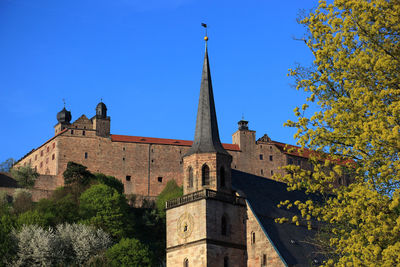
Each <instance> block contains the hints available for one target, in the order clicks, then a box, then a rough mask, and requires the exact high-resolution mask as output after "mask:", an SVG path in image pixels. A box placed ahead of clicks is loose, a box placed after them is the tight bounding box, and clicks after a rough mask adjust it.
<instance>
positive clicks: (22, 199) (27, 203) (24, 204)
mask: <svg viewBox="0 0 400 267" xmlns="http://www.w3.org/2000/svg"><path fill="white" fill-rule="evenodd" d="M32 206H33V202H32V194H31V192H29V191H28V190H27V189H24V188H17V189H15V191H14V194H13V211H14V213H16V214H19V213H23V212H25V211H28V210H30V209H31V208H32Z"/></svg>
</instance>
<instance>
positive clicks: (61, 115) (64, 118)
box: [57, 107, 72, 123]
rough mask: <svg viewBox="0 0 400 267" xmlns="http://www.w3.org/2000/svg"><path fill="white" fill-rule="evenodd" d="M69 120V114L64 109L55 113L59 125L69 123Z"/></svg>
mask: <svg viewBox="0 0 400 267" xmlns="http://www.w3.org/2000/svg"><path fill="white" fill-rule="evenodd" d="M71 119H72V116H71V112H70V111H68V110H66V109H65V107H64V108H63V109H62V110H61V111H60V112H58V113H57V121H58V122H59V123H70V121H71Z"/></svg>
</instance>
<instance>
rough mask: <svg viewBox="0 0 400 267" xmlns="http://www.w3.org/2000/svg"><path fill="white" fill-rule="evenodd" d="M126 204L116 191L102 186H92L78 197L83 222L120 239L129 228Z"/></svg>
mask: <svg viewBox="0 0 400 267" xmlns="http://www.w3.org/2000/svg"><path fill="white" fill-rule="evenodd" d="M127 210H128V204H127V203H126V199H125V197H124V196H123V195H121V194H119V193H118V192H117V190H115V189H114V188H112V187H109V186H107V185H104V184H97V185H92V186H91V187H90V188H89V189H87V190H86V191H85V192H84V193H83V194H82V195H81V197H80V213H81V216H82V218H83V222H84V223H86V224H90V225H93V226H96V227H99V228H102V229H103V230H105V231H106V232H108V233H110V234H111V235H112V236H113V237H116V238H121V237H122V236H124V235H125V234H126V231H127V228H129V226H130V222H129V220H127V216H128V215H127Z"/></svg>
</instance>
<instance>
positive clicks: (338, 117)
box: [281, 0, 400, 266]
mask: <svg viewBox="0 0 400 267" xmlns="http://www.w3.org/2000/svg"><path fill="white" fill-rule="evenodd" d="M301 23H302V24H303V25H304V26H305V27H306V29H307V35H306V38H305V42H306V45H307V46H308V47H309V48H310V50H311V52H312V53H313V55H314V57H315V59H314V62H313V65H312V66H311V67H308V68H306V67H302V66H297V67H296V68H295V69H292V70H290V75H291V76H292V77H294V79H295V81H296V84H297V89H298V90H304V91H306V92H308V93H309V97H308V98H307V102H306V103H305V104H304V105H303V106H302V107H298V108H296V109H295V115H296V116H297V117H298V118H297V121H288V122H287V123H286V125H287V126H290V127H295V128H297V133H296V134H295V138H297V139H298V144H299V145H301V146H302V147H308V148H311V149H313V150H315V151H316V153H314V154H312V156H311V161H312V163H313V170H312V171H307V170H301V169H300V167H298V166H287V167H286V169H287V170H288V171H289V172H290V174H288V175H286V176H285V177H281V178H282V179H284V181H286V182H287V184H288V187H289V189H290V190H296V189H305V190H306V192H308V193H319V194H321V195H322V196H323V197H324V200H325V201H324V202H323V203H315V202H313V201H307V202H306V203H301V202H300V201H296V202H295V203H289V202H286V203H285V204H288V205H292V204H294V205H296V206H297V207H298V208H299V209H300V210H301V212H302V215H303V219H306V220H308V222H311V218H312V216H313V217H314V218H317V219H318V220H321V221H323V222H324V223H325V227H324V229H325V231H327V232H326V234H327V235H326V236H327V238H326V241H327V242H325V245H327V247H328V248H329V251H328V252H327V254H326V256H327V257H328V260H327V261H326V262H325V264H326V265H327V266H331V265H338V266H395V265H399V264H400V189H399V184H400V172H399V171H400V160H399V150H400V130H399V129H400V87H399V86H400V42H399V41H400V2H399V1H394V0H387V1H384V0H368V1H367V0H336V1H334V3H333V4H329V5H328V4H327V3H326V1H320V2H319V6H318V7H317V8H316V9H315V10H314V11H312V12H311V13H310V14H309V15H308V16H306V17H305V18H303V19H302V20H301ZM309 105H313V106H315V107H317V109H318V110H317V112H315V113H314V114H310V115H309V114H308V107H309ZM343 174H349V175H350V176H351V178H352V184H351V185H349V186H337V187H335V186H333V184H334V181H335V180H336V179H337V177H338V176H341V175H343ZM293 220H294V221H296V220H297V219H296V218H293Z"/></svg>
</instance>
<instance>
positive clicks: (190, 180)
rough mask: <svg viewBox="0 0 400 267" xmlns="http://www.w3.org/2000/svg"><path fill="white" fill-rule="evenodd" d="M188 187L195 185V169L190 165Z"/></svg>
mask: <svg viewBox="0 0 400 267" xmlns="http://www.w3.org/2000/svg"><path fill="white" fill-rule="evenodd" d="M188 179H189V180H188V187H193V169H192V167H189V170H188Z"/></svg>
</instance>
